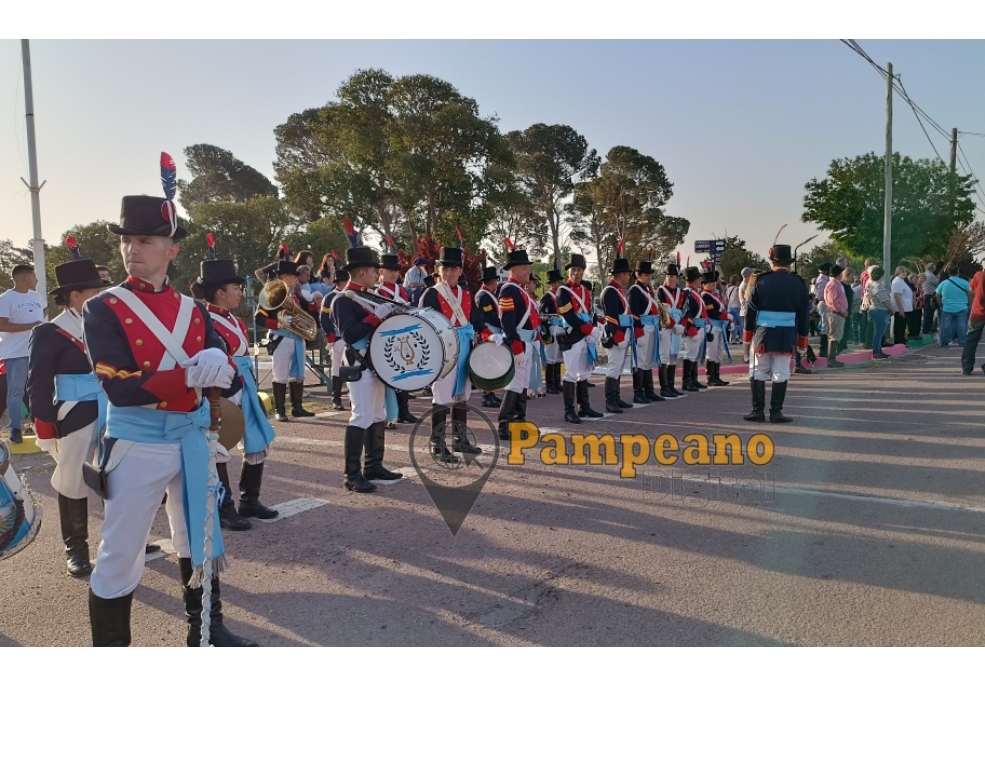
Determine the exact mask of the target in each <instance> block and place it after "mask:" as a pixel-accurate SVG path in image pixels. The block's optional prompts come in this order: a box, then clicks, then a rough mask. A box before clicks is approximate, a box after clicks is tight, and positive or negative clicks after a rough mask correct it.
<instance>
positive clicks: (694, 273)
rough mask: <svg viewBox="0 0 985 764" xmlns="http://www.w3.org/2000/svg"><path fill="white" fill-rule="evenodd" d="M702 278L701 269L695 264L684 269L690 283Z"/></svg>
mask: <svg viewBox="0 0 985 764" xmlns="http://www.w3.org/2000/svg"><path fill="white" fill-rule="evenodd" d="M699 278H701V270H700V269H698V268H695V267H694V266H693V265H692V266H690V267H689V268H685V269H684V280H685V281H686V282H687V283H688V284H690V283H691V282H692V281H696V280H697V279H699Z"/></svg>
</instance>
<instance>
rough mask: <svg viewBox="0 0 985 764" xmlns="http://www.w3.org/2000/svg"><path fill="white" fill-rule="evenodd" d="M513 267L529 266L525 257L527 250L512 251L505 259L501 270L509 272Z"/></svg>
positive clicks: (528, 260) (527, 258)
mask: <svg viewBox="0 0 985 764" xmlns="http://www.w3.org/2000/svg"><path fill="white" fill-rule="evenodd" d="M515 265H530V258H529V257H528V256H527V250H525V249H514V250H513V251H512V252H510V254H509V256H508V257H507V258H506V262H505V263H503V268H505V269H506V270H509V269H510V268H512V267H513V266H515Z"/></svg>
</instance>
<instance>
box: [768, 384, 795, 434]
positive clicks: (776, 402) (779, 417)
mask: <svg viewBox="0 0 985 764" xmlns="http://www.w3.org/2000/svg"><path fill="white" fill-rule="evenodd" d="M764 384H765V383H764ZM786 397H787V383H786V382H774V383H773V389H772V390H770V421H771V422H773V423H774V424H782V423H783V422H792V421H793V420H792V419H791V418H790V417H788V416H783V399H784V398H786Z"/></svg>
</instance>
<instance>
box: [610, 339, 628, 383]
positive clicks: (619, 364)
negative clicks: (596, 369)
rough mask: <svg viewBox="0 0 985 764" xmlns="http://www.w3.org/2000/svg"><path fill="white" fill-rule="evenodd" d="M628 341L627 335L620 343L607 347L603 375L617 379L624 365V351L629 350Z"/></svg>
mask: <svg viewBox="0 0 985 764" xmlns="http://www.w3.org/2000/svg"><path fill="white" fill-rule="evenodd" d="M630 331H632V329H630ZM629 342H630V340H629V337H628V336H627V337H626V338H625V339H624V340H623V341H622V342H621V343H619V344H618V345H613V346H612V347H611V348H609V361H608V363H607V364H606V365H605V376H607V377H609V378H612V379H619V377H621V376H622V370H623V367H624V366H625V365H626V353H629V352H631V350H630V347H629Z"/></svg>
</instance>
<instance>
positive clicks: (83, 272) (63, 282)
mask: <svg viewBox="0 0 985 764" xmlns="http://www.w3.org/2000/svg"><path fill="white" fill-rule="evenodd" d="M55 279H56V280H57V281H58V286H57V287H56V288H55V289H52V290H51V291H50V292H49V294H53V295H57V294H62V295H65V296H66V297H67V296H68V293H69V292H72V291H75V292H81V291H83V290H84V289H98V288H100V287H104V286H106V282H105V281H103V280H102V278H101V277H100V275H99V271H98V270H96V264H95V263H94V262H93V261H92V260H69V261H68V262H67V263H62V264H61V265H56V266H55Z"/></svg>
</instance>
